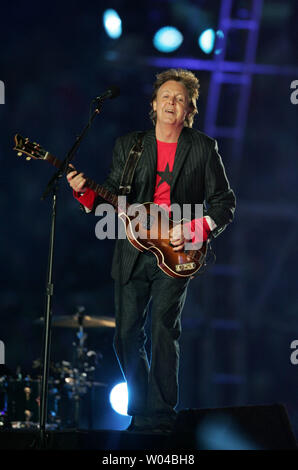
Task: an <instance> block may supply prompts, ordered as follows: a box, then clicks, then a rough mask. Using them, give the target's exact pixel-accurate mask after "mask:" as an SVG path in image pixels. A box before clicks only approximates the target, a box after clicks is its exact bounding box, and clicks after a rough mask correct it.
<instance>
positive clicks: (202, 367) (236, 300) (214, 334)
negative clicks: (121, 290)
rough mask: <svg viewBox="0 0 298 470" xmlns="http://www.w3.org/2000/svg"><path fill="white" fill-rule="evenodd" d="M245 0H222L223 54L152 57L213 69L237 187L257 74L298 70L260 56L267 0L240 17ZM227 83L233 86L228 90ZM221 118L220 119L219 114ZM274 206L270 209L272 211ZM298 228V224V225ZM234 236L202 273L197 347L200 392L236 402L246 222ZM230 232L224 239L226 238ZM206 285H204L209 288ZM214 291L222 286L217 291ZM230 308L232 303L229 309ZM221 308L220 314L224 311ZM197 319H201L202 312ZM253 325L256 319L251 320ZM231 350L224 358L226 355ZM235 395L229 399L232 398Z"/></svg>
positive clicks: (211, 104) (242, 398)
mask: <svg viewBox="0 0 298 470" xmlns="http://www.w3.org/2000/svg"><path fill="white" fill-rule="evenodd" d="M237 2H238V0H222V1H221V8H220V13H219V21H218V31H222V34H220V35H218V36H217V38H216V44H215V48H214V49H215V50H219V51H220V53H218V54H215V55H214V58H213V60H198V59H193V58H165V57H159V58H151V59H149V60H148V62H149V64H150V65H151V66H152V65H154V66H156V67H181V68H188V69H191V70H201V71H202V70H206V71H209V72H211V77H210V84H209V90H208V98H207V106H206V114H205V125H204V132H205V133H206V134H208V135H210V136H211V137H214V138H216V139H220V140H221V141H222V140H223V139H227V140H228V142H229V144H230V145H229V148H230V149H231V151H230V154H229V155H230V156H231V160H230V163H231V167H232V170H233V182H232V183H233V187H237V186H238V180H240V175H239V169H240V163H241V158H242V146H243V139H244V135H245V129H246V122H247V115H248V109H249V103H250V96H251V85H252V79H253V76H254V75H256V74H262V75H266V74H268V75H288V76H291V77H293V76H297V75H298V68H297V67H292V66H276V65H265V64H256V63H255V59H256V52H257V45H258V36H259V28H260V22H261V15H262V7H263V0H251V1H250V11H249V13H248V15H247V16H248V17H249V19H241V18H237V17H233V16H232V15H233V11H232V10H233V7H234V6H237ZM238 32H239V34H242V38H245V40H244V44H243V48H242V53H243V55H242V57H239V58H237V61H232V60H230V59H229V58H228V55H229V45H230V44H231V42H230V35H231V33H233V34H234V35H235V34H237V33H238ZM223 87H225V89H224V90H223ZM229 87H231V89H233V90H234V91H235V90H236V89H237V93H232V95H233V96H234V98H235V103H231V105H233V104H234V109H235V114H234V122H233V123H232V125H231V124H230V123H229V124H228V123H225V122H224V119H225V115H226V113H224V112H222V113H220V103H221V97H222V95H224V94H225V93H227V92H228V90H229ZM219 117H220V120H221V122H220V123H219V122H218V120H219ZM237 206H238V212H239V211H241V210H242V211H243V212H244V213H245V214H246V215H247V216H249V215H253V214H262V215H265V216H268V215H270V214H272V212H275V213H276V206H274V207H268V204H264V203H260V204H256V203H250V202H249V201H239V200H238V201H237ZM283 209H285V210H281V211H279V213H280V214H281V216H282V217H292V218H293V219H297V217H296V215H295V214H296V212H297V208H296V207H289V206H287V207H285V208H283ZM268 210H269V212H268ZM295 234H296V232H295ZM228 236H229V237H230V239H231V238H232V252H231V254H230V261H231V262H230V263H229V265H215V267H214V269H212V270H211V273H209V275H208V276H207V277H206V279H205V278H204V276H203V277H202V279H201V285H200V287H201V292H202V295H200V305H202V306H203V311H204V315H205V317H206V321H205V322H204V321H203V322H202V323H203V326H202V328H201V333H202V334H201V337H200V338H199V339H198V343H197V349H198V352H197V355H198V356H199V355H202V361H197V371H196V374H197V377H198V380H197V390H196V393H197V396H199V399H200V405H204V406H206V405H207V406H209V405H213V406H220V405H226V404H228V403H233V404H243V403H245V402H246V399H247V389H248V374H247V370H246V368H247V358H246V354H247V352H246V344H247V329H246V327H247V324H248V321H247V315H248V313H252V314H253V312H248V308H247V306H245V297H244V285H243V284H244V283H243V278H242V277H241V269H240V268H239V261H240V260H242V259H243V253H244V252H245V246H244V243H245V234H244V233H243V225H241V223H238V224H237V223H236V224H235V225H233V227H232V231H231V233H230V234H229V235H228ZM294 238H295V237H293V236H290V238H289V243H287V244H286V247H287V250H286V252H285V253H284V254H281V255H280V257H279V259H278V260H279V264H278V265H277V266H276V267H275V269H274V268H273V269H272V275H271V277H269V279H268V280H267V282H266V283H265V284H264V287H263V288H262V287H261V288H260V292H259V294H258V295H257V296H256V299H255V302H254V304H253V305H252V310H253V311H254V312H259V311H260V309H261V307H262V304H263V302H264V301H265V300H266V298H267V296H268V295H269V293H270V292H271V290H272V288H273V286H274V282H275V279H276V272H277V270H278V268H279V267H280V264H281V263H283V262H284V258H285V256H286V254H287V253H288V251H289V249H290V246H289V244H290V245H291V246H292V243H293V240H294ZM224 242H225V240H223V242H222V241H220V243H224ZM228 277H229V290H231V292H226V294H225V295H226V297H227V298H228V301H227V305H225V306H223V304H221V300H220V296H219V293H218V287H219V285H220V284H222V283H224V282H225V279H227V278H228ZM201 292H200V293H201ZM214 292H216V293H217V294H216V295H214ZM224 309H226V310H227V311H223V310H224ZM219 313H220V315H223V316H221V317H220V318H218V316H219V315H218V314H219ZM194 322H195V320H194ZM250 325H251V323H250ZM223 348H225V351H224V352H223ZM224 355H226V357H227V358H229V359H228V360H226V361H223V360H221V359H222V356H224ZM226 397H227V399H226Z"/></svg>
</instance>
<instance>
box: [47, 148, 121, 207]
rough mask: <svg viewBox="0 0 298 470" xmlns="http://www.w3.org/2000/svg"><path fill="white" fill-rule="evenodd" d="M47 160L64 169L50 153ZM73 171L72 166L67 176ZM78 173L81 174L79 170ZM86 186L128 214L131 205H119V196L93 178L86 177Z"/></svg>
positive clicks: (69, 167)
mask: <svg viewBox="0 0 298 470" xmlns="http://www.w3.org/2000/svg"><path fill="white" fill-rule="evenodd" d="M46 160H47V161H48V162H49V163H51V164H52V165H53V166H55V167H56V168H58V169H60V168H61V167H62V162H61V161H60V160H59V159H58V158H56V157H54V155H51V154H50V153H48V154H47V155H46ZM71 171H74V169H73V168H72V167H71V166H68V168H67V170H66V174H68V173H70V172H71ZM76 171H77V172H78V173H80V172H79V171H78V170H76ZM86 186H87V187H88V188H90V189H92V190H93V191H94V192H95V193H96V194H98V196H100V197H102V198H103V199H104V200H105V201H107V202H109V203H110V204H112V206H113V207H114V208H115V210H116V211H117V212H122V211H125V212H126V210H127V207H128V206H129V204H125V207H124V206H123V205H122V204H119V202H118V196H117V195H116V194H113V193H112V192H111V191H109V190H108V189H106V188H105V187H104V186H101V185H99V184H97V183H96V182H95V181H94V180H92V179H91V178H87V177H86Z"/></svg>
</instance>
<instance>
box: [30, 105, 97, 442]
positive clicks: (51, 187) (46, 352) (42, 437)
mask: <svg viewBox="0 0 298 470" xmlns="http://www.w3.org/2000/svg"><path fill="white" fill-rule="evenodd" d="M103 101H104V97H99V98H96V99H95V100H93V101H92V103H94V102H96V103H97V104H96V108H95V110H94V111H93V113H92V115H91V117H90V118H89V122H88V124H87V125H86V126H85V127H84V129H83V132H82V134H81V135H79V136H78V137H77V138H76V141H75V142H74V144H73V146H72V147H71V149H70V150H69V152H68V154H67V155H66V157H65V159H64V160H63V161H62V164H61V167H60V168H59V170H58V171H57V172H56V173H55V174H54V175H53V176H52V178H51V179H50V180H49V182H48V184H47V186H46V189H45V191H44V193H43V195H42V197H41V200H44V199H45V198H46V197H47V196H48V195H49V193H50V192H52V197H53V202H52V216H51V229H50V243H49V252H48V265H47V278H46V305H45V315H44V333H43V349H42V351H43V360H42V363H43V373H42V382H41V400H40V416H39V433H38V436H37V440H35V441H34V442H33V444H32V447H36V448H39V449H46V448H47V444H48V442H47V441H48V435H47V434H46V420H47V396H48V378H49V363H50V345H51V320H52V297H53V293H54V283H53V281H52V274H53V258H54V242H55V229H56V212H57V194H58V189H59V178H61V177H62V176H63V175H65V173H66V172H67V170H68V166H69V163H70V162H71V160H72V159H73V158H74V155H75V152H76V151H77V149H78V147H79V145H80V144H81V141H82V140H83V138H84V137H85V135H86V133H87V131H88V129H89V128H90V127H91V124H92V122H93V120H94V119H95V117H96V116H97V115H98V114H99V113H100V111H101V106H102V103H103Z"/></svg>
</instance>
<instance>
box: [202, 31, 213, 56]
mask: <svg viewBox="0 0 298 470" xmlns="http://www.w3.org/2000/svg"><path fill="white" fill-rule="evenodd" d="M214 41H215V32H214V30H213V29H211V28H209V29H206V30H205V31H203V32H202V34H201V35H200V36H199V39H198V43H199V46H200V48H201V49H202V51H203V52H205V54H210V52H211V51H212V49H213V47H214Z"/></svg>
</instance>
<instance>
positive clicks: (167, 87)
mask: <svg viewBox="0 0 298 470" xmlns="http://www.w3.org/2000/svg"><path fill="white" fill-rule="evenodd" d="M188 101H189V99H188V93H187V90H186V88H185V86H184V85H183V83H182V82H177V81H176V80H168V81H167V82H165V83H163V84H162V85H161V87H160V88H159V89H158V91H157V95H156V99H155V100H154V101H153V103H152V105H153V110H154V111H156V124H158V123H162V124H171V125H173V126H174V127H177V128H179V127H183V125H184V121H185V117H186V116H187V114H188V112H189V104H188Z"/></svg>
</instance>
